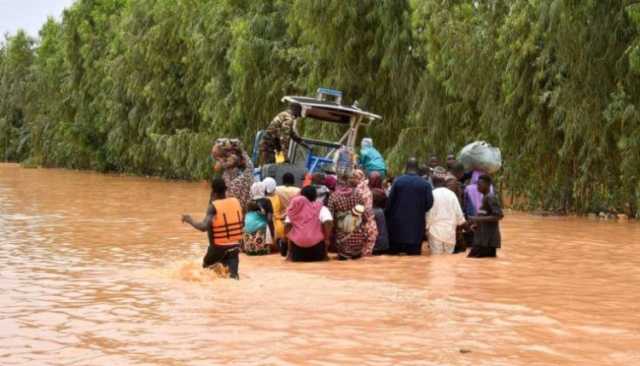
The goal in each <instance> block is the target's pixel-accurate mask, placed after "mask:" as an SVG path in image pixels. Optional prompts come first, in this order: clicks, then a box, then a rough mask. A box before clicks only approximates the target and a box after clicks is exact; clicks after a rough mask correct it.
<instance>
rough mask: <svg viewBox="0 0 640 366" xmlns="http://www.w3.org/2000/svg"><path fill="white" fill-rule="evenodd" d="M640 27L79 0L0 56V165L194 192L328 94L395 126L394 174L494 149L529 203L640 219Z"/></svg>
mask: <svg viewBox="0 0 640 366" xmlns="http://www.w3.org/2000/svg"><path fill="white" fill-rule="evenodd" d="M639 27H640V2H638V1H630V0H627V1H620V0H585V1H577V0H508V1H507V0H491V1H462V0H358V1H355V0H353V1H351V0H350V1H338V0H252V1H247V0H239V1H229V0H136V1H133V0H78V1H76V2H75V3H74V5H73V6H71V7H70V8H69V9H67V10H66V11H65V12H64V15H63V17H62V18H61V19H60V20H59V21H58V20H54V19H49V20H48V21H47V22H46V23H45V24H44V25H43V26H42V29H41V31H40V33H39V36H38V37H37V38H36V39H33V38H31V37H29V36H28V35H27V34H26V33H24V32H23V31H19V32H17V33H16V34H13V35H8V36H7V37H6V38H5V39H4V41H2V42H1V43H0V156H2V159H3V160H5V161H21V162H25V163H28V164H33V165H42V166H47V167H67V168H76V169H94V170H98V171H111V172H122V173H134V174H148V175H160V176H164V177H171V178H186V179H200V178H204V177H206V176H207V175H208V174H210V161H208V151H209V149H210V147H211V144H212V142H213V140H215V139H216V138H217V137H222V136H237V137H240V138H242V139H243V140H244V141H245V143H246V144H247V145H249V146H250V145H251V144H252V139H253V136H254V135H255V132H256V131H257V130H258V129H260V128H263V127H264V126H266V124H267V123H268V122H269V120H270V119H271V118H272V117H273V116H274V115H275V114H276V113H277V112H278V111H279V110H280V109H282V108H283V105H282V104H281V103H280V98H281V97H282V96H283V95H285V94H313V93H314V91H315V89H316V88H317V87H320V86H324V87H333V88H336V89H340V90H342V91H343V92H344V93H345V95H346V102H348V103H351V102H353V101H355V100H357V101H358V102H359V103H360V105H361V106H363V107H364V108H366V109H369V110H371V111H373V112H375V113H378V114H381V115H383V117H384V120H383V122H381V123H377V124H375V125H373V126H371V127H369V129H368V130H367V131H365V133H366V134H367V135H368V136H371V137H373V139H374V141H375V142H376V145H377V147H378V148H379V149H380V150H382V151H383V152H384V153H385V155H386V156H387V158H388V160H389V162H390V163H391V166H392V169H393V170H395V171H398V169H399V168H400V167H401V166H402V163H403V161H404V160H405V159H406V158H407V157H409V156H418V157H419V158H421V159H426V158H427V157H428V156H429V155H431V154H438V155H440V156H441V157H443V156H444V155H445V154H448V153H451V152H456V151H458V150H459V149H460V148H461V147H462V146H464V144H466V143H469V142H472V141H474V140H477V139H484V140H487V141H489V142H490V143H492V144H493V145H496V146H499V147H500V148H501V149H502V152H503V157H504V159H505V166H504V169H503V170H502V172H501V173H500V176H499V179H500V182H501V185H502V186H503V187H504V188H505V190H507V191H508V192H509V193H510V194H511V195H513V196H514V197H517V198H519V200H518V201H517V202H520V203H521V204H522V205H523V206H524V207H525V208H544V209H549V210H564V211H578V212H587V211H594V210H610V209H615V210H619V211H624V212H627V213H629V214H631V215H637V214H638V210H639V209H640V179H639V178H640V177H639V174H640V173H639V172H640V169H639V168H640V111H639V103H640V99H639V98H640V83H639V81H640V34H639ZM313 132H314V133H320V134H324V135H331V134H333V133H335V131H333V130H332V129H330V128H328V129H317V128H316V129H314V130H313Z"/></svg>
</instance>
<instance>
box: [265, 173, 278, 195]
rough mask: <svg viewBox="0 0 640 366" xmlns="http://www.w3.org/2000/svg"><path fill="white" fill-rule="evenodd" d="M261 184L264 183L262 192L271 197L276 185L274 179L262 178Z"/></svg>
mask: <svg viewBox="0 0 640 366" xmlns="http://www.w3.org/2000/svg"><path fill="white" fill-rule="evenodd" d="M262 183H264V190H265V193H266V194H267V195H272V194H273V193H275V191H276V186H277V185H278V184H277V183H276V180H275V179H273V178H271V177H266V178H264V180H263V181H262Z"/></svg>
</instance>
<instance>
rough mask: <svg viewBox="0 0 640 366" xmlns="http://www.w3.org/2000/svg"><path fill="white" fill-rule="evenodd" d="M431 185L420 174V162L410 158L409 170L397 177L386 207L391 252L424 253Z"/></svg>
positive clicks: (431, 197) (431, 198)
mask: <svg viewBox="0 0 640 366" xmlns="http://www.w3.org/2000/svg"><path fill="white" fill-rule="evenodd" d="M431 191H432V188H431V185H430V184H429V183H428V182H427V181H426V180H425V179H424V178H422V177H421V176H420V175H418V161H417V160H416V159H415V158H411V159H409V161H408V162H407V165H406V173H405V174H404V175H403V176H401V177H399V178H398V179H396V180H395V182H394V183H393V186H392V187H391V192H389V204H388V206H387V210H386V219H387V227H388V230H389V253H390V254H398V253H401V252H405V253H407V254H408V255H420V254H421V253H422V240H423V238H424V233H425V226H426V225H425V215H426V213H427V211H429V210H430V209H431V206H433V194H432V192H431Z"/></svg>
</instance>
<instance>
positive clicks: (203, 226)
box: [182, 204, 216, 232]
mask: <svg viewBox="0 0 640 366" xmlns="http://www.w3.org/2000/svg"><path fill="white" fill-rule="evenodd" d="M215 211H216V210H215V208H214V207H213V205H211V204H210V205H209V207H208V208H207V214H206V216H205V217H204V219H202V221H201V222H195V221H194V220H193V218H192V217H191V215H182V223H187V224H189V225H191V226H192V227H193V228H194V229H196V230H199V231H202V232H204V231H207V230H208V229H209V228H210V227H211V222H212V221H213V218H214V216H215V214H216V212H215Z"/></svg>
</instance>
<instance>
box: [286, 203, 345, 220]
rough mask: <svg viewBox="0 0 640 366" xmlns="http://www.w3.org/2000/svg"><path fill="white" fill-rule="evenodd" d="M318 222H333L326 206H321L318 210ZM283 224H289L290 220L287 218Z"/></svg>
mask: <svg viewBox="0 0 640 366" xmlns="http://www.w3.org/2000/svg"><path fill="white" fill-rule="evenodd" d="M318 218H319V219H320V222H321V223H323V224H326V223H327V222H329V221H333V215H331V211H329V209H328V208H327V206H322V208H321V209H320V214H319V215H318ZM284 222H285V224H290V223H291V220H289V216H287V217H286V218H285V219H284Z"/></svg>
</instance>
